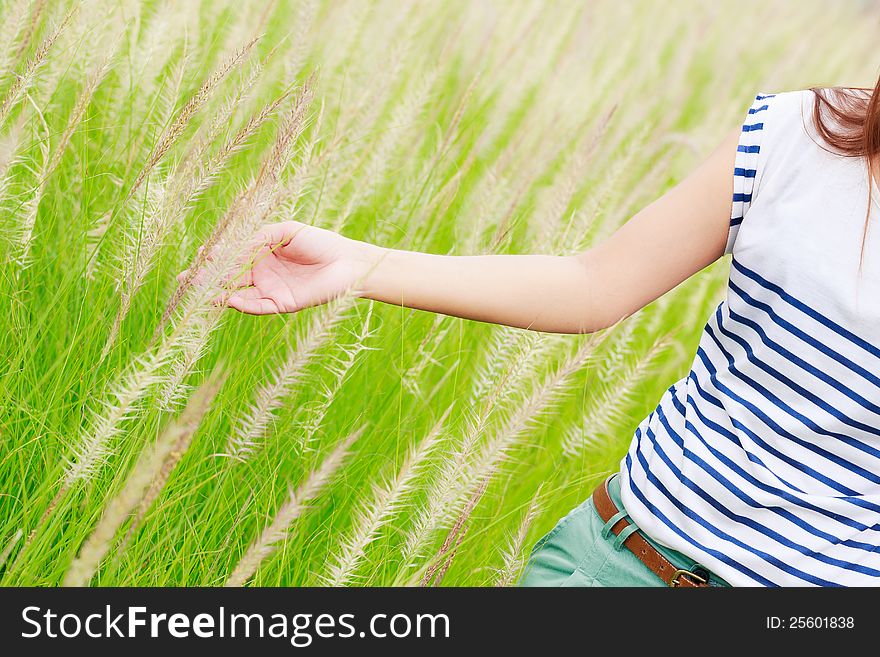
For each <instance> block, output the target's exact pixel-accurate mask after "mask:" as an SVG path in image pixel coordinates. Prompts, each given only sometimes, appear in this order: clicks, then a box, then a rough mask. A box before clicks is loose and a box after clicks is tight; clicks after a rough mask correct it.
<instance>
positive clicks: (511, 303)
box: [228, 129, 740, 333]
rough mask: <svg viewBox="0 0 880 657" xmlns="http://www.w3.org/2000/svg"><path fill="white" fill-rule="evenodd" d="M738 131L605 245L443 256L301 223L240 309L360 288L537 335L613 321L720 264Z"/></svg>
mask: <svg viewBox="0 0 880 657" xmlns="http://www.w3.org/2000/svg"><path fill="white" fill-rule="evenodd" d="M739 133H740V131H739V129H737V130H735V131H733V132H731V133H730V134H729V135H728V136H727V138H726V139H725V140H724V141H723V142H722V143H721V144H720V145H719V146H718V148H717V149H716V150H715V151H714V152H713V153H712V154H711V155H710V156H709V158H708V159H707V160H706V161H705V162H703V164H702V165H700V166H699V167H698V168H697V169H696V170H695V171H694V172H693V173H691V174H690V175H689V176H688V177H687V178H686V179H685V180H683V181H682V182H681V183H679V184H678V185H677V186H676V187H674V188H673V189H671V190H669V191H668V192H667V193H666V194H664V195H663V196H662V197H661V198H659V199H657V200H656V201H654V202H653V203H651V204H650V205H648V206H647V207H645V208H644V209H643V210H641V211H640V212H638V213H637V214H636V215H635V216H633V217H632V218H631V219H630V220H629V221H628V222H627V223H626V224H624V225H623V226H622V227H621V228H620V229H619V230H617V232H615V233H614V234H613V235H612V236H611V237H610V238H609V239H607V240H606V241H605V242H603V243H601V244H599V245H597V246H595V247H593V248H590V249H588V250H587V251H584V252H583V253H580V254H578V255H574V256H547V255H509V256H508V255H490V256H444V255H431V254H426V253H418V252H413V251H399V250H393V249H384V248H381V247H379V246H375V245H372V244H367V243H364V242H358V241H355V240H350V239H347V238H345V237H342V236H340V235H338V234H336V233H333V232H331V231H327V230H323V229H320V228H316V227H312V226H306V225H304V224H300V223H297V222H284V223H279V224H272V225H270V226H267V227H265V228H264V229H263V231H262V232H261V234H260V235H259V239H258V242H257V244H258V251H259V253H257V254H256V255H255V257H254V260H253V262H254V264H253V267H252V269H251V270H250V275H249V276H248V277H247V278H246V280H245V287H243V288H242V289H240V290H238V291H237V292H236V293H235V294H233V295H232V296H231V297H230V298H229V299H228V305H229V306H230V307H232V308H235V309H237V310H240V311H242V312H246V313H251V314H268V313H277V312H295V311H297V310H300V309H302V308H306V307H309V306H314V305H317V304H320V303H324V302H326V301H328V300H330V299H332V298H334V297H336V296H339V295H340V294H342V293H343V292H344V291H345V290H346V289H348V288H351V287H353V286H354V287H355V289H356V291H357V293H358V294H359V295H360V296H363V297H368V298H370V299H375V300H378V301H384V302H387V303H393V304H398V305H403V306H407V307H411V308H418V309H421V310H429V311H432V312H438V313H443V314H446V315H454V316H457V317H464V318H468V319H475V320H480V321H484V322H492V323H496V324H507V325H510V326H518V327H522V328H529V329H533V330H537V331H549V332H558V333H584V332H591V331H596V330H598V329H601V328H605V327H607V326H610V325H611V324H613V323H614V322H616V321H617V320H619V319H621V318H622V317H625V316H627V315H630V314H632V313H633V312H635V311H637V310H638V309H639V308H641V307H642V306H644V305H646V304H647V303H649V302H651V301H653V300H654V299H656V298H657V297H659V296H660V295H662V294H663V293H664V292H666V291H668V290H670V289H671V288H673V287H675V286H676V285H678V284H679V283H680V282H682V281H683V280H685V279H686V278H688V277H689V276H691V275H692V274H694V273H695V272H697V271H699V270H701V269H703V268H704V267H706V266H707V265H709V264H711V263H712V262H714V261H715V260H717V259H718V258H719V257H720V256H721V255H722V254H723V252H724V246H725V244H726V240H727V236H728V230H729V221H730V211H731V197H732V193H733V166H734V157H735V154H736V145H737V141H738V138H739Z"/></svg>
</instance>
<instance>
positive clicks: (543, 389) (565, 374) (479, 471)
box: [452, 333, 604, 507]
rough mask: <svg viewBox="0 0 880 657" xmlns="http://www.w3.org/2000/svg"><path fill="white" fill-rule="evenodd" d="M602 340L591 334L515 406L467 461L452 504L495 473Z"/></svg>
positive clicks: (602, 337)
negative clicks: (475, 453)
mask: <svg viewBox="0 0 880 657" xmlns="http://www.w3.org/2000/svg"><path fill="white" fill-rule="evenodd" d="M603 339H604V336H603V335H602V334H601V333H592V334H590V335H589V336H588V337H587V339H585V340H584V341H583V344H582V345H581V346H580V347H579V348H578V349H577V351H576V352H575V353H574V354H573V355H572V356H570V357H569V358H568V359H567V360H565V361H564V362H563V363H562V365H560V366H559V367H557V368H556V369H555V370H553V371H552V372H551V373H550V374H548V375H547V376H546V377H544V379H543V380H542V381H541V382H540V384H538V385H537V386H536V387H535V389H534V390H532V392H531V393H530V394H529V396H528V397H527V398H526V399H525V400H523V401H522V402H521V403H520V404H519V406H518V407H517V408H516V409H514V411H513V413H512V414H511V415H510V417H509V418H508V419H507V421H506V422H505V423H504V425H503V426H502V427H501V428H500V429H499V430H498V431H496V432H495V434H494V435H493V436H492V438H490V439H489V440H488V441H487V442H485V443H484V444H483V446H482V447H481V449H480V450H479V453H478V454H477V455H476V457H475V458H474V459H472V460H471V461H470V462H469V463H468V464H467V467H466V468H465V470H464V472H463V473H462V476H461V479H460V490H461V492H460V493H459V495H458V497H457V498H456V499H455V500H454V501H453V503H452V506H453V507H454V506H456V505H460V504H461V501H462V498H463V497H465V496H466V495H467V494H469V493H471V492H473V491H474V490H475V489H476V488H477V486H478V485H479V484H480V482H482V481H488V480H490V479H491V478H492V477H493V476H494V474H495V472H496V471H497V469H498V466H499V465H500V464H501V462H502V461H503V460H504V459H506V458H507V456H508V454H509V453H510V451H511V450H512V449H513V448H514V447H516V446H517V445H518V444H519V443H520V442H521V441H522V438H523V435H524V434H525V432H526V431H528V429H530V428H531V427H532V426H534V424H535V423H536V422H538V421H539V419H540V417H541V416H542V415H545V414H546V413H547V412H548V411H549V410H550V409H551V408H552V407H553V405H554V404H556V403H557V402H558V401H559V400H560V398H561V396H562V395H563V394H564V393H565V391H566V389H567V388H568V386H570V384H571V380H572V377H573V376H574V375H575V374H576V373H577V372H579V371H580V370H581V369H582V368H583V367H584V366H585V365H586V364H587V362H588V361H589V360H590V359H591V358H592V357H593V354H594V352H595V350H596V347H597V346H598V345H599V344H601V342H602V340H603Z"/></svg>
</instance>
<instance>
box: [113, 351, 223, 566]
mask: <svg viewBox="0 0 880 657" xmlns="http://www.w3.org/2000/svg"><path fill="white" fill-rule="evenodd" d="M225 381H226V375H225V373H224V372H222V371H221V370H220V369H219V368H217V369H216V370H215V371H214V372H212V374H211V376H209V378H208V379H206V380H205V382H203V383H202V385H201V386H199V388H197V389H196V391H195V392H194V393H193V394H192V396H191V397H190V398H189V400H188V401H187V405H186V406H185V407H184V410H183V412H182V413H181V415H180V418H179V419H178V420H177V421H176V422H175V424H173V425H172V427H171V431H170V433H168V436H170V437H172V438H174V442H173V444H172V445H171V449H170V451H169V452H168V453H167V455H165V457H164V460H163V461H162V463H161V464H160V467H159V468H158V471H157V472H155V474H154V475H153V478H152V480H151V481H150V484H149V486H148V488H147V489H146V492H144V494H143V497H142V498H141V500H140V501H139V502H138V505H137V510H136V511H135V513H134V516H133V518H132V521H131V523H130V525H129V527H128V531H126V533H125V538H124V539H123V541H122V543H121V544H120V547H119V552H121V551H122V550H124V549H125V547H126V546H127V545H128V543H129V541H130V540H131V538H132V536H133V535H134V532H135V531H137V529H138V527H140V526H141V522H142V521H143V519H144V516H146V514H147V512H148V511H149V510H150V507H152V506H153V503H154V502H155V501H156V499H158V497H159V494H160V493H161V492H162V489H163V488H165V484H166V483H168V479H169V477H171V473H172V472H173V471H174V468H175V467H176V466H177V464H178V463H179V462H180V459H182V458H183V455H184V454H185V453H186V450H188V449H189V446H190V443H191V442H192V439H193V436H194V435H195V433H196V429H197V428H198V427H199V424H200V422H201V418H202V417H204V415H205V414H206V413H207V409H208V406H210V404H211V403H212V401H213V399H214V398H215V397H216V396H217V393H218V392H219V390H220V388H222V387H223V383H224V382H225ZM200 404H204V405H205V410H204V412H203V413H202V414H201V415H200V416H198V417H196V414H195V411H193V413H191V414H190V408H191V407H193V408H194V409H197V408H198V407H199V405H200ZM188 418H191V420H192V421H190V420H189V419H188Z"/></svg>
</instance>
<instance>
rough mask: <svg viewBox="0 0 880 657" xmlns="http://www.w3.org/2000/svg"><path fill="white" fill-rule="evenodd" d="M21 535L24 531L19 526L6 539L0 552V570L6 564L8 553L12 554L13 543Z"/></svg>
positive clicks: (16, 541)
mask: <svg viewBox="0 0 880 657" xmlns="http://www.w3.org/2000/svg"><path fill="white" fill-rule="evenodd" d="M22 536H24V531H23V530H22V529H21V528H20V527H19V528H18V529H16V530H15V533H14V534H13V535H12V538H10V539H9V541H7V543H6V546H5V547H4V548H3V552H0V570H2V568H3V566H5V565H6V561H7V560H8V559H9V555H10V554H12V550H13V549H14V548H15V544H16V543H18V542H19V541H20V540H21V537H22Z"/></svg>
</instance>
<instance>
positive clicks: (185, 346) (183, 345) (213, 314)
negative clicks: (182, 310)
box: [159, 306, 223, 412]
mask: <svg viewBox="0 0 880 657" xmlns="http://www.w3.org/2000/svg"><path fill="white" fill-rule="evenodd" d="M221 313H223V308H222V307H220V306H217V307H214V308H206V309H205V312H204V313H202V314H200V315H197V316H195V317H194V318H193V321H192V322H190V323H189V324H187V326H186V328H185V331H186V332H187V333H189V334H190V335H191V337H188V338H183V339H181V340H180V346H179V347H178V349H177V350H176V351H175V353H174V354H173V355H172V356H171V357H170V358H169V361H170V370H171V371H170V375H169V376H168V377H167V378H166V379H165V381H164V382H163V383H162V385H161V392H160V393H159V399H160V401H159V407H160V408H161V409H162V410H163V411H165V412H171V411H173V410H174V409H175V408H177V407H178V406H180V405H181V404H183V403H184V402H185V401H186V399H187V395H188V393H189V390H190V387H189V386H188V385H187V383H186V378H187V377H188V376H189V375H190V374H192V372H193V370H194V369H195V366H196V365H197V364H198V362H199V360H201V358H202V356H204V355H205V352H206V351H207V349H208V344H209V342H210V339H211V335H212V334H213V328H214V327H215V326H217V325H218V324H219V322H220V315H221Z"/></svg>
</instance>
